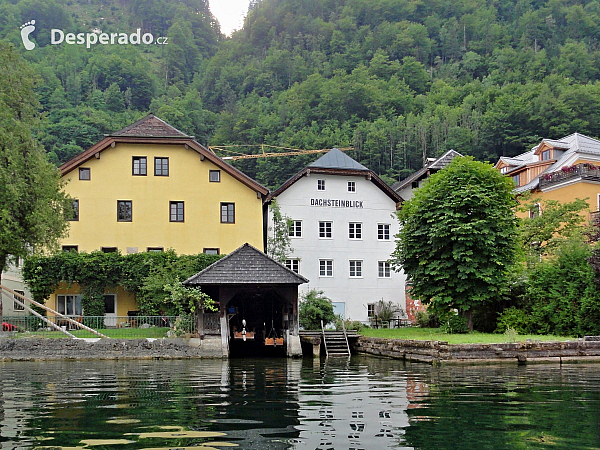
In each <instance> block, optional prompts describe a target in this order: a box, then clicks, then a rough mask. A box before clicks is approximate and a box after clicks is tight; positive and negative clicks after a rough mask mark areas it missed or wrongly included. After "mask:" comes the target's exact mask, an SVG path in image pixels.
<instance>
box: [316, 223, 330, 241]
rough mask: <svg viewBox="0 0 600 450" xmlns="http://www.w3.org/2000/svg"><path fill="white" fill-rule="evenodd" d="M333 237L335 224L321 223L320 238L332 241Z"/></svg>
mask: <svg viewBox="0 0 600 450" xmlns="http://www.w3.org/2000/svg"><path fill="white" fill-rule="evenodd" d="M332 237H333V222H330V221H319V238H321V239H331V238H332Z"/></svg>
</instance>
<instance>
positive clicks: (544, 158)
mask: <svg viewBox="0 0 600 450" xmlns="http://www.w3.org/2000/svg"><path fill="white" fill-rule="evenodd" d="M549 159H550V150H544V151H543V152H542V157H541V159H540V161H548V160H549Z"/></svg>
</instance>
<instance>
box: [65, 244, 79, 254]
mask: <svg viewBox="0 0 600 450" xmlns="http://www.w3.org/2000/svg"><path fill="white" fill-rule="evenodd" d="M62 251H63V252H77V251H78V247H77V246H76V245H63V246H62Z"/></svg>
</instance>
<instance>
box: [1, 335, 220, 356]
mask: <svg viewBox="0 0 600 450" xmlns="http://www.w3.org/2000/svg"><path fill="white" fill-rule="evenodd" d="M222 357H223V353H222V351H221V339H220V338H219V339H218V340H217V339H203V340H200V339H154V340H148V339H43V338H20V339H0V361H33V360H58V359H168V358H222Z"/></svg>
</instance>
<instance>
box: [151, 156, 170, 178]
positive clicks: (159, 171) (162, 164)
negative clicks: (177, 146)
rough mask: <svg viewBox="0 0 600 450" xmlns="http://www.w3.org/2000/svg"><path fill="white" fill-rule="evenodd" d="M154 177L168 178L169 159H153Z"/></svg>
mask: <svg viewBox="0 0 600 450" xmlns="http://www.w3.org/2000/svg"><path fill="white" fill-rule="evenodd" d="M154 176H155V177H168V176H169V158H154Z"/></svg>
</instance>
